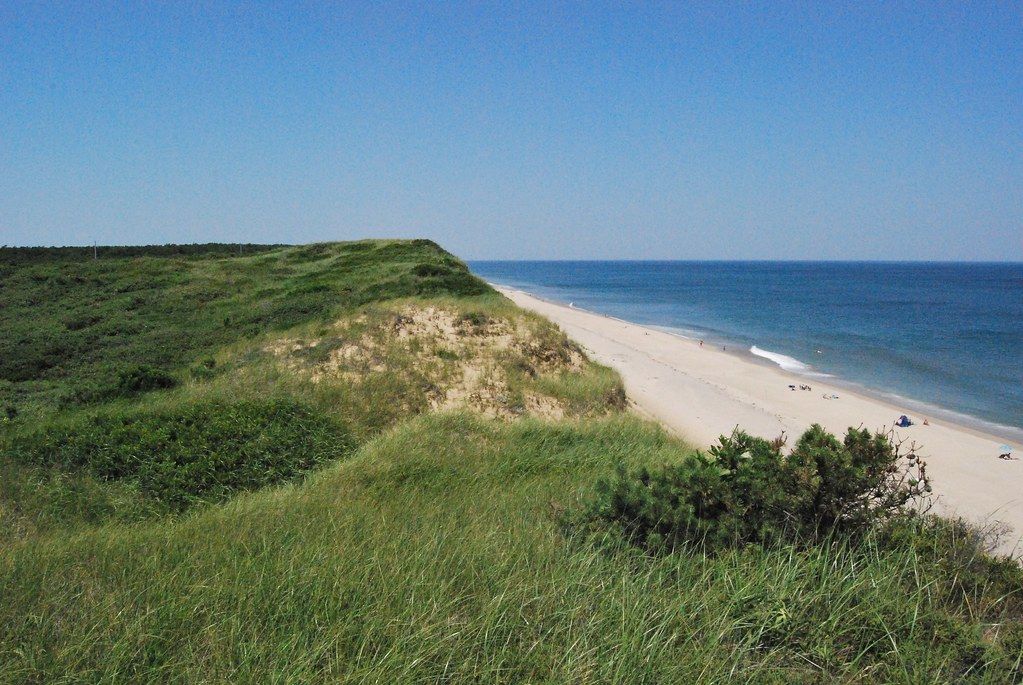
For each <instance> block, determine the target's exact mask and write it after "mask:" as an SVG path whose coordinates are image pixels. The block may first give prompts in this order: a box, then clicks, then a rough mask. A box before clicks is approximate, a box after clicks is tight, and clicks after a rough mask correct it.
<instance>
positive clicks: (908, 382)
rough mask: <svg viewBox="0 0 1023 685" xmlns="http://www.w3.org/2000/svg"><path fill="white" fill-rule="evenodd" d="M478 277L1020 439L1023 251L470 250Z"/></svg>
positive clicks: (1022, 410) (1022, 417)
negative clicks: (723, 255) (989, 259)
mask: <svg viewBox="0 0 1023 685" xmlns="http://www.w3.org/2000/svg"><path fill="white" fill-rule="evenodd" d="M469 266H470V268H472V270H473V271H474V272H476V273H477V274H479V275H480V276H482V277H483V278H485V279H487V280H489V281H491V282H494V283H498V284H502V285H507V286H510V287H513V288H517V289H520V290H524V291H526V292H529V293H532V294H534V295H538V296H540V297H544V298H547V299H550V300H555V301H558V302H562V303H571V304H572V305H573V306H577V307H581V308H583V309H587V310H590V311H594V312H598V313H601V314H607V315H610V316H615V317H618V318H621V319H625V320H628V321H632V322H635V323H639V324H644V325H648V326H654V327H657V328H661V329H663V330H667V331H670V332H674V333H676V334H679V335H684V336H687V337H691V338H698V339H702V340H705V341H708V342H713V343H715V344H719V345H722V346H725V347H727V348H728V349H729V350H730V351H739V352H741V353H743V354H748V355H751V356H755V357H756V358H758V359H760V360H761V361H762V362H763V363H772V364H777V365H779V366H781V367H783V368H786V369H788V370H790V371H795V372H798V373H802V374H806V375H807V376H814V375H816V376H821V375H826V376H831V377H832V378H831V379H830V380H831V381H832V382H838V383H844V384H846V385H852V386H856V387H857V388H858V389H859V390H861V391H862V392H867V393H868V394H874V395H880V396H883V397H885V398H886V399H889V400H895V401H897V402H899V403H901V404H903V405H905V406H908V407H911V408H914V409H915V410H916V411H918V412H919V413H922V414H924V415H928V414H929V415H931V416H943V417H944V418H949V419H953V420H955V421H958V422H960V423H965V424H967V425H973V426H974V427H976V428H979V429H982V430H986V431H988V432H993V433H996V434H999V435H1003V436H1005V437H1007V438H1012V439H1016V440H1019V439H1021V438H1023V264H1005V263H1000V264H974V263H960V264H950V263H921V262H912V263H891V262H881V263H879V262H678V261H671V262H668V261H657V262H653V261H649V262H640V261H627V262H608V261H585V262H525V261H516V262H493V261H474V262H470V264H469Z"/></svg>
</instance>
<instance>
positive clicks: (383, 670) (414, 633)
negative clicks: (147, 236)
mask: <svg viewBox="0 0 1023 685" xmlns="http://www.w3.org/2000/svg"><path fill="white" fill-rule="evenodd" d="M97 256H98V259H93V254H92V250H91V248H90V249H88V250H86V249H84V248H54V249H42V248H40V249H36V248H26V249H13V248H4V249H2V250H0V302H2V305H0V407H2V409H3V414H2V415H0V416H2V418H0V421H2V428H0V682H11V683H23V682H24V683H27V682H48V683H49V682H54V683H73V682H75V683H77V682H125V683H137V682H154V683H155V682H160V683H175V682H181V683H185V682H188V683H191V682H204V683H205V682H225V683H226V682H302V683H308V682H359V683H361V682H367V683H420V682H421V683H433V682H450V683H470V682H472V683H569V682H570V683H612V682H614V683H671V682H680V683H682V682H686V683H688V682H779V683H781V682H832V681H850V682H862V681H867V682H905V683H910V682H913V683H915V682H991V683H1001V682H1018V681H1020V680H1023V572H1021V570H1020V568H1019V566H1018V565H1016V564H1015V563H1014V562H1012V561H1010V560H1006V559H998V558H994V557H992V556H989V555H988V554H986V553H985V552H984V544H983V543H984V540H983V536H982V535H981V534H980V533H979V532H978V531H976V530H974V529H971V528H969V527H968V526H966V525H964V524H962V523H961V522H952V521H943V520H940V519H936V518H931V517H922V518H921V517H913V518H909V517H906V518H902V517H898V518H893V519H892V520H887V519H886V520H881V519H880V518H878V519H877V520H876V521H875V520H874V519H871V520H870V521H869V522H868V523H864V524H863V525H861V526H859V527H858V528H857V530H856V531H854V532H850V531H847V530H846V529H845V528H842V529H838V528H836V531H835V532H834V533H833V534H832V533H830V532H828V531H822V533H821V534H820V535H819V536H816V535H815V536H807V535H805V534H804V533H802V532H801V533H800V535H799V536H789V535H787V534H785V533H784V531H782V528H784V525H783V524H779V527H778V528H777V529H772V532H771V535H766V536H761V537H758V538H757V539H748V538H749V536H747V538H743V539H742V540H738V539H736V538H735V536H734V535H733V536H731V537H729V536H728V535H724V534H722V535H720V536H719V539H720V541H719V542H718V543H715V545H713V546H710V545H709V544H705V543H706V539H703V542H702V543H701V542H699V541H694V540H692V539H691V538H692V536H688V537H687V534H686V532H687V531H688V529H685V530H681V529H679V528H678V525H681V524H678V525H676V527H675V528H674V529H672V528H671V526H670V524H669V523H666V521H668V519H667V516H668V514H669V513H671V515H672V516H681V515H680V514H678V512H679V511H681V510H682V509H684V508H685V507H684V505H685V503H686V502H688V501H690V500H687V499H686V497H688V496H690V495H693V492H694V491H693V490H687V489H686V488H691V487H692V483H693V482H694V479H700V482H701V483H704V485H705V491H701V492H699V493H697V494H699V495H700V496H701V497H703V499H700V500H699V501H700V502H705V501H707V500H706V497H708V496H709V495H710V494H714V496H715V497H718V499H716V500H715V502H717V506H720V507H721V508H722V511H721V512H720V520H721V521H724V520H726V518H727V516H729V515H730V514H734V513H735V512H734V511H733V512H729V511H727V507H728V506H734V502H736V501H738V500H736V499H735V498H732V497H731V494H730V491H728V490H727V487H728V485H727V484H728V483H729V482H732V481H731V480H730V479H732V478H733V475H734V474H738V473H740V472H742V473H746V471H743V469H748V468H753V467H752V466H749V463H750V462H751V461H757V463H758V464H759V466H758V467H757V468H766V467H769V466H770V463H771V459H772V458H775V457H777V455H778V454H779V453H778V452H772V451H771V450H774V449H775V448H774V447H771V446H769V445H766V444H764V445H756V446H753V447H751V448H750V450H748V452H749V453H750V454H753V457H752V458H747V456H744V455H746V454H747V452H743V453H742V454H740V455H732V457H730V458H733V461H735V463H734V464H733V465H732V466H733V468H732V469H731V470H730V471H729V469H723V470H716V469H717V468H718V467H719V466H720V463H721V462H715V461H712V460H708V459H707V457H701V458H699V459H697V460H696V461H692V460H693V455H694V453H695V452H696V449H695V446H692V445H687V444H685V443H684V442H683V441H680V440H679V439H677V438H674V437H672V436H670V435H668V434H667V433H666V432H665V431H664V430H662V429H661V428H660V427H659V426H657V425H655V424H653V423H651V422H649V421H646V420H644V419H642V418H640V417H637V416H636V415H634V414H632V413H630V412H629V411H628V410H627V404H626V401H625V395H624V392H623V390H622V385H621V381H620V379H618V377H617V376H616V374H615V373H614V372H612V371H610V370H609V369H607V368H604V367H601V366H599V365H597V364H594V363H593V362H591V361H589V360H588V359H586V357H585V355H584V354H583V353H582V351H581V350H580V349H579V348H578V347H577V346H575V345H574V343H572V342H571V341H569V340H567V339H566V338H565V336H564V335H563V334H562V333H561V332H560V331H559V330H558V329H557V328H556V327H555V326H553V324H551V323H550V322H547V321H546V320H544V319H542V318H540V317H537V316H536V315H533V314H529V313H527V312H524V311H522V310H520V309H518V308H516V307H515V306H514V305H513V304H512V303H511V302H509V301H508V300H506V299H504V298H503V297H502V296H500V295H499V294H498V293H496V292H494V291H493V290H492V289H491V288H490V287H489V286H487V285H486V284H485V283H483V282H482V281H481V280H479V279H478V278H476V277H475V276H474V275H473V274H472V273H470V271H469V270H468V269H467V267H466V266H465V264H464V263H462V262H461V261H460V260H458V259H457V258H456V257H454V256H452V255H450V254H449V253H447V252H445V251H444V250H443V249H442V248H440V247H439V246H438V245H436V244H435V243H432V242H430V241H425V240H411V241H401V240H389V241H358V242H350V243H329V244H317V245H307V246H298V247H289V246H255V245H198V246H161V247H147V248H100V249H99V250H98V253H97ZM863 440H864V441H866V440H867V438H866V437H864V438H863ZM829 445H830V443H829ZM699 447H700V448H701V449H706V447H707V446H699ZM821 449H824V448H821ZM827 449H830V450H832V451H831V452H828V453H827V454H828V455H829V456H828V458H829V459H830V458H832V457H833V458H834V459H844V460H846V462H845V466H846V467H848V468H852V467H853V466H855V464H852V466H850V463H849V460H850V459H855V455H853V456H850V452H849V451H848V449H846V450H844V451H843V448H842V446H841V444H840V443H835V444H834V445H833V446H831V447H828V448H827ZM871 449H873V447H872V448H871ZM878 449H881V448H880V447H878ZM825 451H826V450H825ZM813 454H815V455H818V457H819V453H818V452H814V453H813ZM772 455H774V456H772ZM701 460H702V461H701ZM743 460H745V461H743ZM758 460H759V461H758ZM811 461H812V460H811ZM697 463H698V464H700V467H699V468H695V467H694V468H691V469H688V470H687V468H688V467H687V468H682V467H681V466H680V465H683V466H684V465H689V464H697ZM821 463H824V462H821ZM827 463H830V462H827ZM815 468H817V469H818V471H819V470H820V469H821V468H823V467H820V466H818V467H815ZM807 469H809V467H806V468H804V469H803V470H801V471H798V472H795V475H794V476H793V478H803V477H804V476H806V474H810V473H811V471H810V470H807ZM724 471H729V472H728V473H725V472H724ZM753 473H755V472H753ZM814 473H816V472H814ZM644 474H645V475H644ZM693 474H696V475H693ZM806 477H807V478H809V477H810V476H806ZM673 479H674V480H673ZM825 480H826V479H825ZM650 482H653V483H655V484H657V488H653V487H646V484H648V483H650ZM764 482H766V483H767V485H766V486H765V485H763V483H764ZM843 482H844V481H843ZM637 483H643V484H644V487H639V486H638V485H637ZM757 483H758V484H759V485H758V487H770V488H774V487H775V486H774V485H772V483H773V481H769V480H768V481H757ZM658 488H659V489H658ZM786 492H787V493H788V494H786V496H787V497H788V496H789V495H791V492H788V491H786ZM649 493H655V494H656V497H655V496H654V495H650V494H649ZM719 495H720V496H719ZM657 497H661V499H657ZM669 501H670V504H671V506H667V505H666V504H665V503H666V502H669ZM693 501H696V500H693ZM786 501H788V500H786ZM658 507H664V508H663V509H659V508H658ZM629 512H640V513H641V514H642V516H641V515H640V513H636V514H635V515H633V514H631V513H629ZM686 515H687V516H689V517H690V519H686V520H695V519H697V518H698V519H699V521H700V522H701V525H702V524H703V523H706V522H707V521H710V520H711V519H710V518H708V517H709V516H711V514H708V513H707V512H705V511H696V512H695V513H694V511H689V510H687V514H686ZM714 516H718V514H714ZM643 517H647V518H648V519H650V520H651V521H653V522H654V524H656V526H659V528H658V532H657V535H656V540H657V543H656V544H654V543H652V542H651V540H653V539H654V535H653V534H652V533H651V532H650V531H648V530H647V529H643V531H642V535H638V534H637V535H633V534H632V531H635V530H638V529H639V527H640V526H642V525H643V521H644V520H646V519H644V518H643ZM694 517H695V518H694ZM701 517H702V518H701ZM678 520H679V521H681V520H682V519H681V518H679V519H678ZM718 520H719V519H713V521H712V523H710V524H707V525H717V524H716V523H714V522H716V521H718ZM665 526H667V528H666V527H665ZM847 527H848V526H847ZM714 530H716V531H719V530H723V529H718V528H715V529H714ZM665 531H669V532H671V533H672V534H673V535H674V534H675V533H677V535H676V536H675V538H677V539H675V538H672V539H673V540H674V541H673V542H672V544H670V545H667V544H665V543H664V542H663V540H664V537H665V536H664V535H663V533H664V532H665ZM639 537H642V540H643V544H637V542H636V541H637V539H639ZM729 541H732V542H729Z"/></svg>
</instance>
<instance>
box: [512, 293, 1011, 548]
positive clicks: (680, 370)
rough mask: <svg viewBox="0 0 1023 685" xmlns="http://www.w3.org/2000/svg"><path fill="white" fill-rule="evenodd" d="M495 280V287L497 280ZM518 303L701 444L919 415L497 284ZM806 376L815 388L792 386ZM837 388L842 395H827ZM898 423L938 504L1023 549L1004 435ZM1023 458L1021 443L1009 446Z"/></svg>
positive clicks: (878, 424)
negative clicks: (1001, 529)
mask: <svg viewBox="0 0 1023 685" xmlns="http://www.w3.org/2000/svg"><path fill="white" fill-rule="evenodd" d="M495 287H497V286H495ZM498 290H500V291H501V292H502V293H503V294H504V295H506V296H507V297H509V298H510V299H512V300H513V301H514V302H515V303H516V304H518V305H519V306H521V307H524V308H526V309H530V310H533V311H535V312H538V313H539V314H542V315H543V316H546V317H547V318H549V319H551V320H552V321H554V322H555V323H557V324H558V325H560V326H561V327H562V329H564V331H565V332H566V333H567V334H568V335H569V336H570V337H571V338H573V339H574V340H575V341H576V342H578V343H579V344H581V345H582V346H583V347H584V348H585V349H586V351H587V352H588V353H589V354H590V356H591V357H592V358H593V359H595V360H596V361H598V362H601V363H603V364H606V365H608V366H611V367H613V368H615V369H616V370H617V371H618V372H619V373H620V374H621V376H622V378H623V379H624V382H625V387H626V390H627V392H628V394H629V397H630V399H631V400H632V401H633V402H634V403H635V405H636V407H637V408H638V409H639V410H640V411H642V412H644V413H646V414H649V415H650V416H651V417H653V418H654V419H656V420H658V421H660V422H661V423H663V424H664V425H665V426H667V427H668V428H670V429H672V430H674V431H675V432H677V433H678V434H679V435H681V436H683V437H685V438H687V439H688V440H689V441H690V442H693V443H694V444H696V445H701V446H704V445H709V444H710V443H712V442H715V441H716V440H717V437H718V436H719V435H721V434H727V433H730V432H731V431H732V429H733V428H734V427H735V426H737V425H738V426H741V427H742V428H743V429H745V430H746V431H748V432H750V433H753V434H756V435H761V436H764V437H767V438H774V437H776V436H778V435H780V434H781V433H782V432H783V431H784V432H785V433H786V434H787V435H789V436H792V437H791V440H790V444H791V441H794V440H795V438H796V437H797V436H798V435H799V434H800V433H801V432H802V431H803V430H804V429H805V428H806V427H808V426H809V425H810V424H812V423H819V424H821V425H823V426H824V427H826V428H827V429H828V430H831V431H834V432H836V433H844V432H845V430H846V429H847V428H848V427H849V426H860V425H862V426H865V427H867V428H870V429H872V430H887V429H889V428H891V426H892V423H893V422H894V421H895V419H896V418H897V417H898V416H899V415H900V414H909V415H912V416H914V417H915V418H917V419H919V418H920V417H919V414H916V413H915V412H911V411H909V410H908V409H907V408H904V407H899V406H896V405H894V404H890V403H887V402H884V401H881V400H878V399H874V398H870V397H865V396H862V395H859V394H856V393H855V392H851V391H850V390H848V389H847V388H844V387H839V386H836V385H829V384H828V383H826V382H821V381H820V380H817V379H807V378H806V377H805V376H800V375H797V374H794V373H791V372H787V371H785V370H783V369H781V368H778V367H774V366H768V365H765V364H760V363H758V362H756V361H754V360H753V359H744V358H742V357H740V356H737V355H732V354H728V353H727V352H724V351H722V350H720V349H718V348H712V347H711V346H709V345H708V346H703V347H701V346H700V345H699V343H698V342H697V341H693V340H687V339H685V338H681V337H678V336H674V335H671V334H669V333H664V332H661V331H658V330H655V329H651V328H647V327H644V326H640V325H637V324H632V323H628V322H625V321H621V320H619V319H614V318H610V317H605V316H601V315H598V314H594V313H591V312H586V311H582V310H579V309H575V308H571V307H566V306H564V305H560V304H555V303H552V302H547V301H545V300H541V299H539V298H536V297H533V296H531V295H528V294H527V293H523V292H520V291H516V290H510V289H507V288H502V287H498ZM807 383H809V384H810V385H811V386H812V387H813V390H812V391H803V390H798V389H797V390H796V391H792V390H791V389H790V388H789V385H790V384H794V385H796V387H797V388H798V387H799V385H800V384H807ZM825 395H827V396H831V395H838V398H837V399H825V398H824V396H825ZM929 421H930V425H928V426H924V425H920V424H917V425H913V426H910V427H908V428H898V429H896V436H897V438H898V439H900V440H905V441H906V443H907V444H910V443H915V444H916V446H917V448H918V452H919V453H920V454H921V455H924V457H925V459H926V460H927V463H928V470H929V473H930V475H931V478H932V483H933V486H934V491H935V493H936V495H937V498H936V509H937V510H938V511H939V512H941V513H945V514H951V513H955V514H958V515H961V516H963V517H964V518H966V519H968V520H970V521H973V522H975V523H979V524H981V525H1002V526H1009V527H1011V532H1009V533H1007V534H1006V535H1005V536H1004V537H1003V539H1002V542H1001V544H1000V550H1001V551H1003V552H1008V553H1018V552H1019V551H1021V550H1023V544H1021V539H1023V460H1013V461H1006V460H1002V459H999V458H998V455H999V453H1001V452H1004V449H1002V445H1004V444H1006V441H1005V440H1003V439H1002V438H999V437H996V436H991V435H986V434H983V433H981V432H978V431H975V430H972V429H970V428H967V427H965V426H959V425H955V424H953V423H950V422H948V421H941V420H936V419H933V418H930V419H929ZM1009 444H1010V445H1012V446H1013V447H1014V450H1013V454H1014V456H1016V457H1023V446H1021V445H1019V444H1013V443H1009Z"/></svg>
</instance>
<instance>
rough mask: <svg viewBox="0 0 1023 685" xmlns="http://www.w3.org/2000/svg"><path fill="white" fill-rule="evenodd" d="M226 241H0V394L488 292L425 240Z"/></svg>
mask: <svg viewBox="0 0 1023 685" xmlns="http://www.w3.org/2000/svg"><path fill="white" fill-rule="evenodd" d="M234 247H235V246H195V248H194V249H192V250H182V249H180V248H178V249H175V248H173V246H166V247H153V248H102V251H101V254H103V258H102V259H98V260H93V259H92V258H91V257H92V254H91V249H84V248H61V249H38V250H36V249H31V250H12V249H9V248H8V249H3V250H0V406H3V407H4V409H5V411H6V413H8V414H11V413H13V414H19V413H25V412H28V413H30V414H37V413H39V412H41V411H47V410H52V409H55V408H67V407H75V406H81V405H84V404H92V403H96V402H103V401H108V400H111V399H115V398H118V397H125V396H131V395H133V394H135V393H136V392H139V391H144V390H149V389H152V388H154V387H166V386H167V385H173V384H174V383H175V382H176V380H175V379H181V378H182V377H183V375H184V373H185V371H186V369H187V368H188V367H189V366H190V365H192V364H195V363H197V362H198V360H200V359H201V358H202V357H204V356H207V355H209V354H211V353H212V352H214V351H216V350H218V349H220V348H222V347H223V346H224V345H226V344H229V343H232V342H236V341H238V340H242V339H245V338H251V337H252V336H254V335H257V334H260V333H264V332H267V331H280V330H284V329H287V328H291V327H293V326H295V325H297V324H301V323H305V322H308V321H312V320H323V319H330V318H333V317H335V316H337V315H339V314H340V313H341V312H344V311H346V310H351V309H354V308H356V307H358V306H360V305H363V304H366V303H368V302H376V301H380V300H386V299H391V298H397V297H410V296H435V295H459V296H471V295H482V294H484V293H486V292H488V291H489V288H487V287H486V285H485V284H484V283H482V282H480V281H479V280H478V279H477V278H475V277H474V276H472V274H470V273H469V271H468V270H467V269H466V268H465V265H464V264H462V263H461V262H460V261H458V260H457V259H455V258H454V257H452V256H451V255H450V254H448V253H447V252H445V251H444V250H442V249H441V248H440V247H438V246H437V245H436V244H435V243H432V242H430V241H425V240H423V241H361V242H353V243H331V244H318V245H306V246H302V247H294V248H285V249H274V250H269V249H268V248H267V247H265V246H244V249H243V250H242V254H243V256H241V257H228V256H226V255H225V252H226V253H233V248H234ZM204 248H205V249H204ZM252 250H258V251H256V252H255V254H251V255H249V252H250V251H252ZM111 255H116V256H111ZM246 255H248V256H246Z"/></svg>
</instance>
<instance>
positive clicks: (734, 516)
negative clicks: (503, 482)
mask: <svg viewBox="0 0 1023 685" xmlns="http://www.w3.org/2000/svg"><path fill="white" fill-rule="evenodd" d="M783 443H784V441H782V440H775V441H774V442H769V441H767V440H764V439H762V438H756V437H752V436H750V435H748V434H746V433H744V432H741V431H736V432H735V433H733V434H732V435H731V436H730V437H727V438H726V437H722V438H721V442H720V444H719V445H717V446H715V447H712V448H711V449H710V453H709V454H702V453H697V454H696V455H694V456H693V457H691V458H689V459H686V460H685V461H682V462H681V463H678V464H671V465H667V466H664V467H662V468H655V469H651V468H641V469H639V470H638V471H635V472H629V471H627V470H626V469H625V468H624V467H622V466H619V467H618V469H617V471H616V474H615V475H614V476H613V477H612V478H610V479H604V480H601V481H600V482H598V484H597V488H596V494H595V496H594V497H593V499H592V500H591V501H590V502H589V503H588V504H587V506H586V507H585V508H584V510H583V511H582V512H580V514H577V517H578V519H579V520H577V521H576V523H581V524H582V525H583V526H584V527H586V528H589V529H608V528H613V529H617V530H619V531H620V532H621V533H623V534H624V535H625V537H626V538H627V539H628V540H629V541H630V542H632V543H634V544H636V545H639V546H641V547H643V548H646V549H648V550H650V551H659V550H665V549H667V550H670V549H673V548H675V547H677V546H679V545H682V544H686V543H697V544H702V545H704V546H705V547H706V548H708V549H711V550H714V549H719V548H722V547H726V546H734V545H741V544H744V543H767V542H771V541H776V540H788V541H812V540H817V539H820V538H821V537H822V536H826V535H829V534H832V533H835V532H838V533H843V534H854V535H858V534H862V533H865V532H866V531H868V530H871V529H873V528H874V527H875V525H876V524H879V523H882V522H884V521H888V520H890V519H893V518H896V517H901V516H909V515H912V513H913V511H914V510H913V509H912V508H911V507H907V505H909V504H911V503H913V502H914V501H915V500H918V499H920V498H923V497H925V496H926V493H928V492H929V491H930V485H929V483H928V479H927V475H926V466H925V464H924V462H922V461H920V460H919V458H917V456H916V455H915V454H913V453H912V452H910V453H909V454H906V455H900V450H899V448H898V446H897V445H895V444H893V443H892V442H891V440H889V438H888V437H886V436H885V435H882V434H871V433H870V432H868V431H866V430H863V429H853V428H850V429H849V431H848V433H847V434H846V436H845V440H844V441H843V442H839V441H838V440H837V439H836V438H835V437H834V436H833V435H831V434H829V433H827V432H826V431H825V430H824V429H823V428H821V427H820V426H818V425H814V426H812V427H811V428H810V429H809V430H807V431H806V433H804V434H803V436H802V437H801V438H800V439H799V441H798V442H797V444H796V447H795V449H794V450H792V452H791V453H790V454H788V455H783V454H782V449H781V448H782V445H783Z"/></svg>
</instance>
